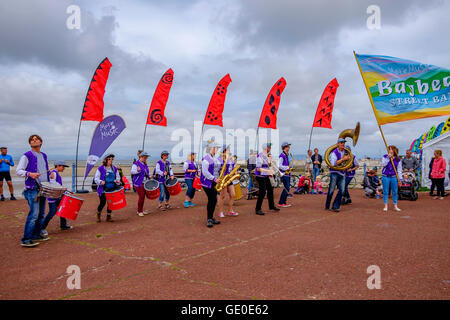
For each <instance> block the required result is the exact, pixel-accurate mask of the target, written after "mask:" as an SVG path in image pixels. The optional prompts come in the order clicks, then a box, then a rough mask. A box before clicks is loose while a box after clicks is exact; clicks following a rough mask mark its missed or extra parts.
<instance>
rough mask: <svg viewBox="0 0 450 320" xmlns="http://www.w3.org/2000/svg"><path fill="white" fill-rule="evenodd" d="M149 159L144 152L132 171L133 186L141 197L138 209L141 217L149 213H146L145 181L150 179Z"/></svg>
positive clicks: (132, 167)
mask: <svg viewBox="0 0 450 320" xmlns="http://www.w3.org/2000/svg"><path fill="white" fill-rule="evenodd" d="M148 157H149V154H148V153H147V152H145V151H142V152H141V153H140V155H139V160H137V161H135V162H134V163H133V165H132V166H131V171H130V173H131V175H132V177H133V186H134V187H135V189H136V192H137V194H138V196H139V198H138V209H137V214H138V216H139V217H143V216H144V215H145V214H148V212H147V211H144V201H145V190H144V180H145V179H146V178H149V169H148V165H147V159H148Z"/></svg>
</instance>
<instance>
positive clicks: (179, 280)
mask: <svg viewBox="0 0 450 320" xmlns="http://www.w3.org/2000/svg"><path fill="white" fill-rule="evenodd" d="M280 191H281V190H280V189H278V190H276V198H278V197H277V196H278V195H279V193H280ZM361 193H362V191H361V190H352V197H353V204H352V205H349V206H345V207H343V208H342V210H341V212H340V213H337V214H336V213H332V212H329V211H328V212H327V211H324V210H323V207H324V201H325V196H324V195H294V198H293V199H291V202H292V203H293V204H294V205H293V206H292V207H291V208H287V209H282V211H280V212H279V213H272V212H269V211H266V215H265V216H256V215H255V214H254V205H255V200H251V201H247V200H240V201H239V202H238V203H237V205H236V210H237V211H238V212H240V216H239V217H227V218H222V219H220V220H221V221H222V224H221V225H218V226H215V227H214V228H212V229H208V228H207V227H206V226H205V220H206V212H205V205H206V198H205V196H204V193H203V192H201V193H197V195H196V198H195V203H196V204H197V207H195V208H189V209H184V208H183V207H182V201H183V196H182V195H179V196H177V197H175V198H174V199H173V201H172V204H173V205H174V206H175V207H176V208H174V209H171V210H170V211H165V212H159V211H157V210H156V209H155V208H156V202H155V201H151V202H150V201H148V200H147V201H146V205H145V208H146V209H148V210H150V211H151V213H150V214H149V215H147V216H145V217H143V218H141V217H138V216H137V215H136V202H137V196H136V195H135V194H133V193H127V201H128V206H127V208H125V209H123V210H121V211H117V212H115V213H113V217H114V219H115V222H113V223H106V222H102V223H100V224H98V223H96V222H95V210H96V206H97V204H98V198H97V197H96V195H95V194H92V193H91V194H89V195H83V196H82V197H84V198H85V200H86V201H85V203H84V205H83V207H82V211H81V213H80V216H79V217H78V219H77V220H76V221H75V222H72V225H73V226H74V227H75V228H74V229H73V230H70V231H60V230H59V229H58V226H59V224H58V223H59V221H58V219H59V218H58V217H55V219H54V220H53V221H52V222H51V224H50V226H49V228H48V231H49V233H50V236H51V238H52V239H51V240H50V241H47V242H45V243H42V244H41V245H39V246H38V247H36V248H22V247H21V246H20V238H21V236H22V232H23V226H24V222H25V218H26V214H27V213H28V207H27V205H26V202H25V201H24V200H19V201H16V202H12V201H6V202H3V203H0V247H1V249H0V259H1V261H2V263H1V265H0V279H1V282H0V299H219V300H221V299H449V298H450V292H449V290H450V288H449V286H450V268H449V266H450V250H449V244H450V233H449V230H450V228H449V227H450V210H449V209H448V208H449V205H450V197H447V198H445V200H442V201H441V200H433V199H431V198H430V197H429V196H428V195H427V194H425V193H422V194H420V196H419V200H418V201H416V202H410V201H400V203H399V205H400V207H401V208H402V209H403V211H402V212H400V213H396V212H394V211H389V212H388V213H384V212H382V210H381V209H382V200H375V199H370V200H369V199H365V198H364V197H363V196H362V194H361ZM264 209H267V202H265V203H264V205H263V210H264ZM69 265H78V266H79V267H80V268H81V272H82V275H81V290H69V289H67V286H66V280H67V278H68V275H67V274H66V268H67V267H68V266H69ZM370 265H378V266H379V267H380V269H381V285H382V288H381V289H380V290H369V289H368V288H367V285H366V281H367V278H368V277H369V275H368V274H367V273H366V270H367V267H368V266H370Z"/></svg>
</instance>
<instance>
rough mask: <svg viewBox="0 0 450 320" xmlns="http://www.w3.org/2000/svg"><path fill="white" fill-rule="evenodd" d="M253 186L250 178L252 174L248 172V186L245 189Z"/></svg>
mask: <svg viewBox="0 0 450 320" xmlns="http://www.w3.org/2000/svg"><path fill="white" fill-rule="evenodd" d="M252 188H253V180H252V176H251V175H250V174H249V175H248V187H247V190H248V191H250V190H251V189H252Z"/></svg>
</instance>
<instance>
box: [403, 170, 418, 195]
mask: <svg viewBox="0 0 450 320" xmlns="http://www.w3.org/2000/svg"><path fill="white" fill-rule="evenodd" d="M400 183H401V185H400V187H399V190H398V199H399V200H403V199H408V200H410V201H416V200H417V198H418V197H419V194H418V193H417V191H416V188H415V186H416V175H415V174H414V173H413V172H404V173H403V174H402V178H401V179H400Z"/></svg>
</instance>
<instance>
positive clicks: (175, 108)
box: [0, 0, 450, 159]
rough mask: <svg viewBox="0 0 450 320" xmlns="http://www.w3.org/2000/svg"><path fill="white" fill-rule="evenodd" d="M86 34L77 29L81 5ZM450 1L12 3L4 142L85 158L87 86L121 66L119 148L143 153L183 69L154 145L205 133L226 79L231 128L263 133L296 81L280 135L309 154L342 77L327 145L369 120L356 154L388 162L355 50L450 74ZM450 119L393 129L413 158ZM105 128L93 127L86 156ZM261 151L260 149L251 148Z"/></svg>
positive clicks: (6, 2)
mask: <svg viewBox="0 0 450 320" xmlns="http://www.w3.org/2000/svg"><path fill="white" fill-rule="evenodd" d="M73 4H75V5H78V6H79V8H80V10H81V28H80V29H79V30H76V29H75V30H71V29H68V28H67V26H66V20H67V19H68V18H69V16H70V14H68V13H66V10H67V7H68V6H70V5H73ZM371 4H375V5H378V6H379V7H380V9H381V29H380V30H369V29H368V28H367V24H366V20H367V18H368V17H369V14H367V13H366V10H367V7H368V6H369V5H371ZM448 12H450V1H438V0H436V1H433V0H430V1H411V0H408V1H387V0H386V1H385V0H370V1H347V0H341V1H300V0H298V1H294V0H290V1H289V0H278V1H269V0H267V1H266V0H247V1H244V0H241V1H239V0H227V1H212V0H209V1H206V0H200V1H185V0H178V1H170V0H169V1H144V0H141V1H139V0H131V1H130V0H129V1H118V0H110V1H95V2H94V1H80V0H79V1H76V0H73V1H65V0H35V1H31V0H29V1H23V0H2V1H1V2H0V83H1V86H0V114H1V124H2V126H1V128H2V134H1V135H0V144H1V145H6V146H8V147H9V153H10V154H12V155H14V156H16V157H17V156H18V155H19V154H21V153H23V152H24V151H26V149H27V147H28V144H27V138H28V136H29V135H30V134H32V133H38V134H39V135H41V136H42V137H43V138H44V146H43V150H44V151H46V152H47V153H48V154H49V155H50V157H59V156H63V157H65V158H67V159H71V158H73V155H74V154H75V147H76V135H77V130H78V124H79V119H80V114H81V108H82V105H83V103H84V99H85V96H86V91H87V88H88V85H89V82H90V80H91V77H92V74H93V72H94V70H95V68H96V67H97V65H98V63H99V62H100V61H101V60H102V59H103V58H104V57H106V56H107V57H108V58H109V59H110V61H111V63H112V65H113V66H112V68H111V72H110V76H109V80H108V84H107V87H106V94H105V109H104V114H105V116H106V115H110V114H120V115H121V116H122V117H123V118H124V119H125V122H126V124H127V128H126V130H125V131H124V132H123V133H122V135H121V136H120V137H119V138H118V139H117V140H116V141H115V142H114V144H113V145H112V146H111V148H110V149H109V150H110V151H112V152H114V153H116V154H117V155H118V157H119V158H126V157H131V156H132V155H134V154H135V151H136V149H137V148H138V147H140V146H141V144H142V136H143V131H144V124H145V120H146V116H147V112H148V107H149V104H150V101H151V98H152V95H153V93H154V90H155V87H156V85H157V83H158V81H159V79H160V77H161V75H162V74H163V73H164V71H165V70H167V69H168V68H169V67H171V68H172V69H173V70H174V72H175V76H174V83H173V86H172V91H171V94H170V98H169V102H168V105H167V107H166V116H167V118H168V126H167V127H156V126H152V127H149V128H148V130H147V134H148V136H147V142H146V150H148V151H150V153H151V154H154V155H156V154H158V153H159V152H160V151H161V149H163V148H164V149H169V150H170V149H171V148H172V147H173V146H174V145H175V144H176V141H171V136H172V134H173V133H174V131H175V130H177V129H182V128H184V129H186V130H188V131H189V132H190V133H191V134H192V135H193V127H194V121H201V120H202V119H203V117H204V113H205V110H206V107H207V106H208V103H209V99H210V97H211V94H212V92H213V90H214V87H215V86H216V84H217V82H218V81H219V80H220V79H221V78H222V77H223V76H224V75H225V74H227V73H229V74H230V75H231V78H232V83H231V84H230V85H229V87H228V95H227V100H226V103H225V111H224V129H225V128H228V129H238V128H240V129H244V130H246V129H250V128H255V127H256V125H257V123H258V120H259V115H260V111H261V108H262V106H263V104H264V101H265V99H266V96H267V93H268V91H269V89H270V88H271V87H272V85H273V84H274V82H275V81H276V80H278V79H279V78H280V77H281V76H283V77H284V78H285V79H286V81H287V86H286V89H285V91H284V93H283V96H282V99H281V104H280V108H279V111H278V128H279V130H278V132H277V134H278V136H279V137H280V140H281V141H284V140H287V141H290V142H291V143H292V148H293V151H294V153H295V154H304V153H305V150H306V149H307V145H308V139H309V133H310V129H311V123H312V121H313V118H314V114H315V111H316V107H317V103H318V101H319V99H320V96H321V94H322V91H323V89H324V87H325V85H326V84H327V83H328V82H329V81H330V80H331V79H333V78H334V77H337V79H338V81H339V83H340V87H339V89H338V92H337V95H336V100H335V108H334V114H333V121H332V126H333V129H332V130H329V129H315V131H314V135H313V142H312V145H313V146H317V147H319V148H320V149H321V150H323V149H325V148H327V147H328V146H329V145H331V144H333V143H335V140H336V138H337V136H338V134H339V132H340V131H341V130H343V129H346V128H352V127H354V125H355V123H356V122H357V121H360V122H361V136H360V139H359V142H358V145H357V147H356V149H355V153H356V154H358V155H359V156H364V155H367V156H379V155H380V154H381V153H382V152H383V150H384V144H383V141H382V138H381V135H380V132H379V130H378V127H377V124H376V120H375V117H374V115H373V112H372V109H371V106H370V103H369V99H368V97H367V94H366V91H365V88H364V85H363V82H362V81H361V76H360V74H359V70H358V67H357V65H356V63H355V60H354V57H353V50H355V51H356V52H358V53H366V54H382V55H390V56H395V57H401V58H405V59H410V60H415V61H420V62H423V63H427V64H433V65H437V66H441V67H445V68H450V57H449V54H448V53H449V52H450V43H449V42H448V40H446V39H448V38H447V37H446V36H445V34H446V30H449V28H450V19H448ZM444 119H445V117H440V118H429V119H422V120H416V121H409V122H404V123H397V124H389V125H386V126H384V127H383V131H384V133H385V136H386V139H387V141H388V143H389V144H395V145H397V146H398V147H400V149H401V150H404V149H406V148H407V147H409V145H410V144H411V142H412V140H413V139H415V138H417V137H418V136H419V135H420V134H422V133H423V132H424V131H426V130H428V129H429V128H430V127H431V126H432V125H436V124H438V123H439V122H441V121H443V120H444ZM95 125H96V123H93V122H84V123H83V124H82V128H81V144H80V157H81V158H83V159H85V158H86V157H87V152H88V148H89V144H90V138H91V136H92V132H93V129H94V127H95ZM251 147H253V146H251Z"/></svg>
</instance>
